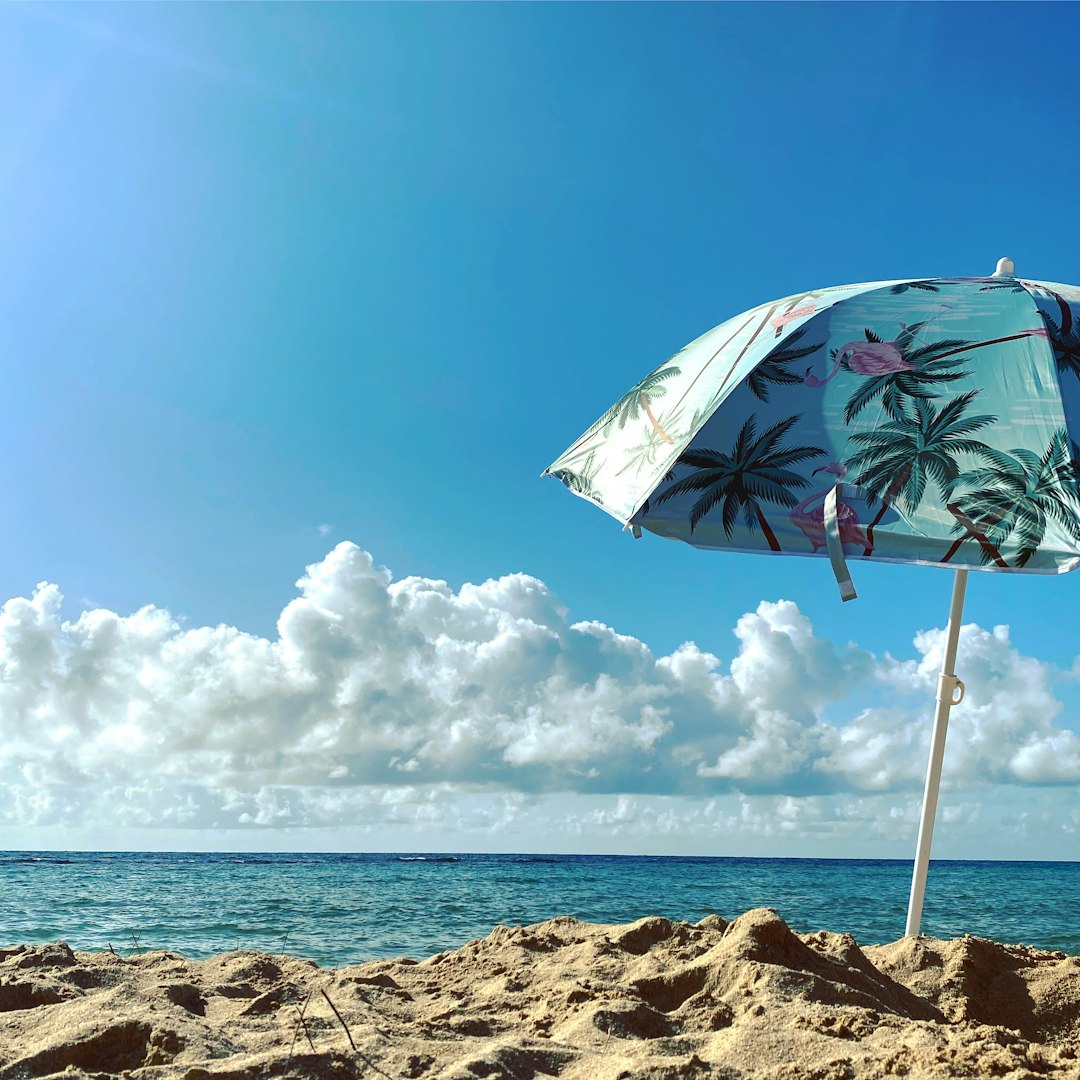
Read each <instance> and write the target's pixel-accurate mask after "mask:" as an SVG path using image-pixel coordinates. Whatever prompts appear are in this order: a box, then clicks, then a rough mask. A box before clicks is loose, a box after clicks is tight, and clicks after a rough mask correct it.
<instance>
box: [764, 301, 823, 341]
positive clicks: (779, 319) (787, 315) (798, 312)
mask: <svg viewBox="0 0 1080 1080" xmlns="http://www.w3.org/2000/svg"><path fill="white" fill-rule="evenodd" d="M815 311H817V308H816V307H814V305H813V304H807V305H806V307H801V308H795V309H794V310H792V311H785V312H784V314H783V315H777V316H775V317H774V318H772V319H770V320H769V322H770V323H771V324H772V325H773V326H774V327H776V336H777V337H779V336H780V332H781V331H782V330H783V329H784V327H785V326H787V324H788V323H789V322H794V321H795V320H796V319H801V318H802V317H803V316H804V315H813V314H814V312H815Z"/></svg>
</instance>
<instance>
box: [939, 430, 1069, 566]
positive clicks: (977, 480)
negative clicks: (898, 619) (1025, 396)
mask: <svg viewBox="0 0 1080 1080" xmlns="http://www.w3.org/2000/svg"><path fill="white" fill-rule="evenodd" d="M1067 440H1068V437H1067V435H1066V434H1065V431H1064V429H1059V430H1058V431H1057V432H1055V434H1054V436H1053V438H1052V439H1051V440H1050V444H1049V445H1048V446H1047V448H1046V450H1045V452H1044V453H1043V454H1042V456H1041V457H1040V456H1039V455H1038V454H1036V453H1034V452H1032V451H1031V450H1026V449H1024V448H1023V447H1016V448H1014V449H1012V450H1010V451H1009V452H1008V453H1004V452H1003V451H1001V450H989V449H988V450H985V451H984V452H983V457H984V458H985V460H986V462H987V465H986V467H984V468H980V469H975V470H973V471H972V472H968V473H965V474H964V475H963V476H961V477H960V481H959V482H960V483H962V484H964V485H965V486H967V487H969V488H970V490H968V491H965V492H964V493H963V494H961V495H959V496H957V497H956V499H955V500H954V501H953V502H952V503H950V504H949V510H950V511H951V512H952V514H953V516H954V517H956V519H957V522H956V525H955V526H954V528H953V531H954V532H956V533H959V536H958V537H957V539H956V540H955V541H954V542H953V545H952V547H950V548H949V550H948V551H947V552H946V553H945V554H944V555H943V556H942V558H941V561H942V562H948V561H949V560H950V559H951V558H952V557H953V555H955V554H956V552H957V551H958V550H959V548H960V545H961V544H963V543H964V542H965V541H966V540H971V539H975V540H978V541H979V546H980V548H981V551H980V559H981V561H982V562H984V563H986V562H991V561H993V562H996V563H998V565H999V566H1005V565H1007V564H1006V563H1005V561H1004V560H1003V559H1002V558H1001V556H1000V554H999V553H998V552H999V550H1000V548H1001V546H1002V545H1003V544H1004V543H1005V542H1006V541H1008V540H1010V539H1012V540H1013V541H1014V543H1015V544H1016V545H1017V548H1018V550H1017V553H1016V558H1015V559H1014V565H1015V566H1018V567H1019V566H1026V565H1027V563H1028V562H1029V561H1030V559H1031V557H1032V556H1033V555H1034V554H1035V552H1036V551H1037V550H1038V548H1039V545H1040V544H1041V543H1042V541H1043V537H1044V536H1045V535H1046V528H1047V525H1048V524H1049V523H1050V522H1051V521H1053V522H1055V523H1057V524H1058V525H1060V526H1061V527H1062V528H1063V529H1064V530H1065V531H1066V532H1067V533H1068V534H1069V536H1071V537H1072V538H1073V539H1074V540H1078V541H1080V517H1078V514H1080V474H1078V470H1077V466H1076V462H1075V461H1074V460H1073V457H1072V454H1071V453H1070V448H1069V444H1068V441H1067ZM995 555H996V557H995Z"/></svg>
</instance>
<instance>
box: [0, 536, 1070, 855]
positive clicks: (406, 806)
mask: <svg viewBox="0 0 1080 1080" xmlns="http://www.w3.org/2000/svg"><path fill="white" fill-rule="evenodd" d="M297 589H298V595H296V596H295V597H294V598H293V599H291V600H290V601H289V602H288V603H286V604H285V606H284V608H283V609H282V611H281V615H280V617H279V619H278V624H277V635H276V637H275V638H274V639H273V640H270V639H267V638H263V637H259V636H256V635H252V634H248V633H245V632H244V631H242V630H239V629H237V628H235V627H230V626H216V627H195V628H187V627H185V626H184V625H182V623H181V621H180V620H179V619H178V618H176V617H175V616H173V615H172V614H171V613H169V612H168V611H165V610H163V609H161V608H157V607H154V606H152V605H149V606H146V607H144V608H141V609H140V610H138V611H136V612H134V613H133V614H130V615H120V614H117V613H115V612H111V611H107V610H104V609H100V608H98V609H94V610H89V611H84V612H83V613H82V614H81V615H80V616H79V617H78V618H77V619H74V620H64V619H63V617H62V615H61V605H62V597H61V594H60V591H59V589H58V588H57V587H56V586H55V585H51V584H45V583H43V584H41V585H39V586H38V587H37V588H36V589H35V591H34V593H33V595H32V596H31V597H29V598H14V599H11V600H9V601H8V602H7V603H6V604H4V605H3V607H2V609H0V820H2V821H5V822H7V823H8V824H19V825H31V824H33V825H56V826H63V825H70V824H73V823H78V822H82V821H86V820H88V819H93V820H103V821H111V822H114V823H115V824H116V825H117V826H120V827H134V826H140V825H152V826H155V827H163V828H164V827H173V828H218V829H222V828H269V829H272V828H286V827H287V828H325V827H335V826H341V825H344V824H349V825H351V826H353V827H355V828H358V829H365V830H377V829H379V828H391V827H398V826H402V827H404V826H407V825H409V824H410V823H411V824H412V825H413V826H417V827H423V826H425V823H430V824H432V825H433V826H434V825H438V824H439V823H446V822H447V821H448V820H455V821H457V822H458V823H460V822H461V821H464V820H466V819H467V820H468V821H470V822H473V823H474V824H475V826H476V827H477V828H484V829H488V830H492V829H497V828H500V827H501V828H507V827H509V824H508V823H510V822H514V821H518V820H519V818H520V817H521V815H526V816H527V815H529V814H533V813H536V812H538V811H536V807H537V806H539V805H540V804H541V803H543V804H544V805H547V803H548V802H549V801H550V800H552V799H554V800H556V802H557V801H558V800H559V799H560V798H561V799H565V798H568V797H590V798H592V797H604V798H605V799H606V802H605V804H604V805H603V806H601V807H597V808H594V809H593V810H590V811H589V814H591V815H592V816H591V817H590V816H589V815H588V814H587V815H585V816H583V817H582V818H581V819H580V821H579V822H578V825H577V826H574V827H571V826H569V825H567V826H566V827H567V828H568V829H570V831H571V832H572V831H573V828H575V827H576V828H579V829H588V828H591V829H593V830H600V831H603V830H615V831H621V832H623V833H626V834H627V835H629V834H630V832H631V831H632V830H633V829H634V828H641V829H646V830H647V831H648V830H651V832H652V833H654V834H656V835H665V834H671V833H672V832H673V831H678V830H680V829H682V830H690V831H693V829H695V828H698V827H701V828H708V829H714V830H716V829H729V830H735V831H739V830H741V831H743V832H754V831H755V830H756V831H757V833H759V834H760V835H774V836H781V835H796V834H798V835H805V834H808V833H813V832H814V831H815V830H819V831H821V830H830V829H840V830H841V831H843V830H845V829H849V828H854V827H855V826H854V825H852V824H851V822H855V821H858V820H861V819H860V818H859V815H858V814H857V813H855V812H854V811H852V810H851V808H852V807H853V806H856V805H857V803H858V800H860V799H866V798H869V799H879V798H887V797H892V798H893V801H892V802H891V803H889V805H888V806H887V807H886V808H885V811H884V818H885V820H886V821H888V820H891V819H892V818H893V817H894V815H893V809H895V808H896V807H897V806H903V807H907V806H909V805H910V802H911V800H913V799H914V800H915V801H916V802H917V795H918V790H919V788H920V786H921V781H922V773H923V770H924V768H925V760H926V753H927V744H928V739H929V727H930V723H929V716H930V710H931V706H932V702H933V694H934V690H935V687H936V680H937V668H938V665H939V663H940V652H941V648H942V632H941V631H940V630H933V629H931V630H926V631H923V632H921V633H920V634H918V635H917V636H916V638H915V641H914V655H912V656H911V657H908V658H901V659H896V658H893V657H891V656H883V657H878V656H875V655H874V654H872V653H870V652H868V651H865V650H863V649H860V648H858V647H856V646H854V645H844V646H837V645H835V644H834V643H832V642H829V641H828V640H825V639H823V638H821V637H819V636H817V635H816V634H815V632H814V628H813V626H812V624H811V622H810V620H809V619H808V618H807V617H806V616H805V614H803V613H802V612H801V611H800V610H799V609H798V607H797V606H796V605H795V604H794V603H792V602H790V601H784V600H781V601H776V602H772V601H763V602H762V603H761V604H759V605H758V607H757V609H756V610H755V611H753V612H749V613H747V614H745V615H743V616H742V617H741V618H740V619H739V620H738V622H737V624H736V626H735V627H734V641H733V655H732V656H731V658H730V660H729V661H728V662H727V663H726V664H725V663H724V662H723V661H722V660H721V659H720V658H719V657H718V656H716V655H714V654H712V653H710V652H707V651H705V650H703V649H701V648H699V647H698V646H697V645H695V644H693V643H689V642H688V643H685V644H683V645H681V646H680V647H679V648H678V649H676V650H675V651H674V652H673V653H671V654H670V655H668V656H660V657H657V656H654V655H653V653H652V652H651V650H650V649H649V647H648V646H647V645H646V644H645V643H644V642H642V641H639V640H637V639H636V638H633V637H629V636H627V635H623V634H619V633H618V632H616V631H615V630H614V629H612V628H611V627H608V626H605V625H603V624H602V623H598V622H592V621H585V622H576V623H570V622H569V621H568V617H567V611H566V608H565V607H564V606H563V605H562V604H561V603H560V602H559V600H558V599H557V598H556V597H555V596H554V595H553V594H552V593H551V591H550V590H549V589H548V588H547V586H546V585H545V584H544V583H543V582H541V581H539V580H537V579H536V578H533V577H530V576H528V575H526V574H510V575H507V576H505V577H502V578H498V579H494V580H490V581H485V582H483V583H480V584H465V585H463V586H461V588H460V589H456V590H455V589H453V588H451V587H450V586H449V585H448V584H447V583H446V582H444V581H437V580H431V579H427V578H419V577H406V578H404V579H402V580H400V581H394V580H393V578H392V575H391V574H390V572H389V571H388V570H386V569H385V568H382V567H379V566H377V565H376V564H375V562H374V561H373V559H372V557H371V556H370V555H369V554H368V553H367V552H365V551H363V550H361V549H360V548H359V547H357V546H356V545H354V544H351V543H347V542H343V543H340V544H338V545H337V546H336V547H335V548H334V549H333V550H332V551H331V552H330V553H329V554H328V555H327V556H326V557H325V558H324V559H323V560H322V561H321V562H318V563H315V564H313V565H311V566H309V567H308V568H307V571H306V573H305V574H304V576H303V577H301V578H300V580H299V581H298V582H297ZM961 655H962V657H963V664H962V670H963V675H964V678H965V680H966V682H967V686H968V694H967V698H966V700H965V702H964V704H963V706H962V707H961V708H959V709H957V710H955V711H954V714H953V721H952V727H951V731H950V739H949V748H948V754H947V758H946V772H945V776H946V781H947V783H950V784H952V785H953V786H956V787H960V788H963V787H965V786H967V787H970V786H977V785H979V784H987V783H993V784H996V785H1013V786H1015V785H1064V784H1075V783H1077V782H1078V781H1080V740H1078V738H1077V736H1076V734H1075V733H1074V732H1073V731H1072V730H1070V729H1069V728H1068V727H1066V726H1061V725H1060V723H1059V718H1060V716H1061V713H1062V704H1061V702H1060V701H1059V700H1058V698H1057V697H1056V696H1055V694H1054V690H1053V684H1054V680H1055V679H1056V678H1058V676H1059V673H1056V672H1055V670H1054V669H1052V668H1051V667H1050V666H1049V665H1046V664H1043V663H1042V662H1040V661H1039V660H1037V659H1034V658H1032V657H1026V656H1023V655H1021V654H1020V653H1019V652H1018V651H1017V650H1016V648H1015V647H1014V646H1013V645H1012V643H1011V641H1010V638H1009V632H1008V629H1007V628H1006V627H995V628H993V629H992V630H985V629H982V628H980V627H978V626H974V625H969V626H965V627H964V628H963V631H962V641H961ZM868 701H869V702H879V701H881V702H887V704H883V705H882V704H872V705H870V706H867V702H868ZM897 796H900V802H897V801H896V797H897ZM477 799H479V800H480V801H479V802H477V801H476V800H477ZM657 799H660V800H663V799H676V800H683V802H681V803H679V807H680V808H679V809H678V810H677V811H676V810H675V809H673V808H672V807H673V806H674V805H675V804H671V805H669V806H668V807H667V808H666V809H663V810H658V809H656V806H657V805H658V804H657V803H656V800H657ZM739 799H742V800H744V801H743V802H742V803H739V804H738V808H737V809H736V808H734V804H733V803H732V800H739ZM760 799H771V800H773V801H772V802H769V803H768V804H767V805H768V809H767V811H766V810H762V809H760V806H761V805H764V804H759V803H758V802H755V801H753V800H760ZM470 800H472V801H470ZM650 800H651V801H650ZM717 800H719V801H717ZM747 800H748V801H747ZM853 800H854V801H853ZM466 805H468V806H469V807H470V809H469V812H468V814H465V812H464V810H463V809H462V808H463V807H465V806H466ZM883 805H884V804H881V805H878V804H876V803H875V806H876V807H877V810H876V812H877V813H879V814H880V813H881V811H882V806H883ZM710 807H711V809H709V808H710ZM845 808H846V809H845ZM908 813H909V811H908V810H907V809H904V810H903V815H906V814H908ZM762 815H764V817H763V816H762ZM845 815H847V816H845ZM852 815H854V816H852ZM903 815H902V816H903ZM555 820H556V819H554V818H552V819H551V821H552V822H554V821H555ZM499 822H502V823H503V824H502V825H501V826H500V825H499ZM551 827H552V828H556V825H554V824H552V826H551ZM558 827H559V828H561V827H562V826H558ZM905 827H906V826H905ZM1071 827H1075V822H1072V825H1071Z"/></svg>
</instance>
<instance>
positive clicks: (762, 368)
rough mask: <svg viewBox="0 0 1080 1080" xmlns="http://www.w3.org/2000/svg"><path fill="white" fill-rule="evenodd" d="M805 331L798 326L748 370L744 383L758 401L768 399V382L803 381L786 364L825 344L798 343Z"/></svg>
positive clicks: (781, 384) (788, 382) (786, 383)
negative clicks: (781, 343) (776, 347)
mask: <svg viewBox="0 0 1080 1080" xmlns="http://www.w3.org/2000/svg"><path fill="white" fill-rule="evenodd" d="M805 333H806V327H805V326H800V327H799V329H798V330H796V331H795V332H794V333H792V334H789V335H788V336H787V337H786V338H785V339H784V342H783V345H782V347H781V348H778V349H774V350H773V351H772V352H771V353H769V355H768V356H766V357H765V359H764V360H762V361H761V363H760V364H758V366H757V367H756V368H754V370H753V371H751V372H750V374H749V376H748V377H747V380H746V384H747V386H749V387H750V392H751V393H752V394H753V395H754V397H756V398H757V399H758V400H759V401H768V400H769V385H768V384H769V383H775V384H776V385H777V386H791V385H792V384H794V383H801V382H802V381H803V379H802V376H801V375H796V374H795V372H793V371H790V370H789V369H788V366H787V365H788V364H791V363H793V362H794V361H796V360H805V359H806V357H808V356H809V355H810V354H811V353H816V352H817V351H818V349H820V348H821V347H822V346H823V345H824V344H825V342H823V341H819V342H817V343H816V344H814V345H800V344H799V342H800V341H801V339H802V337H803V335H804V334H805Z"/></svg>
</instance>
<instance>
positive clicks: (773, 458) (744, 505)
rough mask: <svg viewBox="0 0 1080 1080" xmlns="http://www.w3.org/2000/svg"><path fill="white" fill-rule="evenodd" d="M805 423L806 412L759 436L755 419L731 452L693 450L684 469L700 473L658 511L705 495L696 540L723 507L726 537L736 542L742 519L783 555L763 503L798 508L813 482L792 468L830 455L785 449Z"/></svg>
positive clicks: (663, 498)
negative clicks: (788, 439) (704, 522)
mask: <svg viewBox="0 0 1080 1080" xmlns="http://www.w3.org/2000/svg"><path fill="white" fill-rule="evenodd" d="M801 419H802V414H801V413H798V414H796V415H795V416H789V417H788V418H787V419H786V420H781V421H780V422H779V423H776V424H773V425H772V427H770V428H768V429H767V430H765V431H763V432H762V433H761V434H760V435H758V433H757V419H756V417H755V416H753V415H751V416H748V417H747V418H746V421H745V423H744V424H743V426H742V427H741V428H740V429H739V434H738V436H737V438H736V439H735V445H734V446H733V447H732V449H731V450H730V451H729V452H728V453H723V452H722V451H719V450H707V449H693V450H687V451H686V452H685V453H684V454H683V455H682V456H681V457H680V458H679V461H678V464H679V465H687V466H689V467H690V468H691V469H693V470H694V471H693V472H691V473H690V475H688V476H685V477H683V479H681V480H679V481H677V482H676V483H674V484H672V485H671V487H669V488H667V489H666V490H665V491H664V492H662V493H661V494H660V495H659V496H657V497H656V498H655V499H653V500H652V504H653V506H657V505H659V504H660V503H664V502H667V501H668V500H669V499H673V498H675V497H676V496H678V495H682V494H684V493H685V492H696V493H700V496H699V498H698V499H697V501H696V502H695V503H694V505H693V506H692V507H691V509H690V515H689V520H690V532H691V535H692V534H693V532H694V530H695V529H696V528H697V526H698V524H699V523H700V522H701V520H702V519H703V518H704V517H705V516H706V515H707V514H708V513H709V512H710V511H711V510H712V509H713V508H714V507H716V506H720V507H721V511H720V522H721V524H722V526H723V529H724V535H725V536H727V537H728V538H729V539H730V538H731V535H732V532H733V531H734V529H735V525H736V523H737V521H738V520H739V517H740V515H741V516H742V522H743V525H745V527H746V528H747V529H748V530H749V531H750V532H751V533H753V532H755V531H756V530H757V529H761V532H762V534H763V535H764V537H765V539H766V541H767V543H768V545H769V547H770V548H771V549H772V550H773V551H779V550H780V543H779V541H778V540H777V539H776V534H775V533H774V532H773V530H772V527H771V526H770V525H769V523H768V521H767V520H766V518H765V514H764V511H763V510H762V504H763V503H772V504H774V505H776V506H783V507H786V508H787V509H789V510H790V509H792V508H793V507H794V506H796V505H797V503H798V499H796V497H795V495H794V494H793V492H795V491H798V490H800V489H801V488H805V487H807V486H808V485H809V481H808V480H807V479H806V478H805V477H803V476H801V475H800V474H799V473H797V472H795V471H794V470H793V469H792V466H793V465H798V464H800V463H801V462H804V461H811V460H813V459H814V458H818V457H823V456H825V451H824V450H822V449H821V448H820V447H817V446H785V445H784V439H785V438H786V436H787V435H788V433H789V432H790V431H791V429H792V428H793V427H794V426H795V425H796V424H797V423H798V422H799V421H800V420H801Z"/></svg>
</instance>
